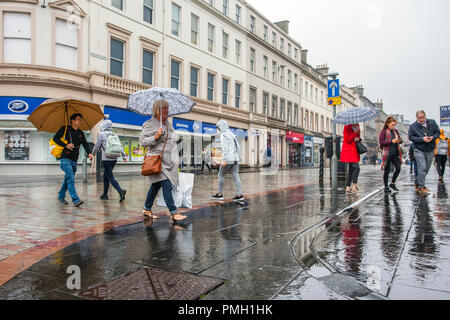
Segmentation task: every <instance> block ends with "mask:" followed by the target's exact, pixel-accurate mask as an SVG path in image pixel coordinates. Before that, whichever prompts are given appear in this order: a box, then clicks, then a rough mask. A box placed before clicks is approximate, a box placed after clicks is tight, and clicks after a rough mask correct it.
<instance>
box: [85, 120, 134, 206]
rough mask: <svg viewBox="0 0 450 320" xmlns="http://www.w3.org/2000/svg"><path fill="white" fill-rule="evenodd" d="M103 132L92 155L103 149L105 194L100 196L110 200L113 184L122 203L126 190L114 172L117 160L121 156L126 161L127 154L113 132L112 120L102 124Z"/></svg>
mask: <svg viewBox="0 0 450 320" xmlns="http://www.w3.org/2000/svg"><path fill="white" fill-rule="evenodd" d="M101 129H102V131H101V132H100V133H99V135H98V137H97V143H96V144H95V146H94V149H93V151H92V153H93V154H94V155H96V154H97V152H98V150H99V149H100V148H101V149H102V164H103V168H104V169H105V171H104V173H103V194H102V195H101V196H100V199H102V200H108V189H109V184H112V186H113V187H114V189H116V190H117V192H118V193H119V196H120V200H119V201H120V202H122V201H123V200H125V194H126V193H127V191H126V190H123V189H122V188H121V187H120V185H119V183H118V182H117V180H116V179H115V178H114V175H113V170H114V167H115V165H116V163H117V158H119V157H120V156H122V157H123V159H124V160H125V161H126V157H127V154H126V153H125V152H123V147H122V144H121V143H120V139H119V137H118V136H117V134H116V133H114V132H113V131H112V122H111V120H104V121H103V123H102V124H101Z"/></svg>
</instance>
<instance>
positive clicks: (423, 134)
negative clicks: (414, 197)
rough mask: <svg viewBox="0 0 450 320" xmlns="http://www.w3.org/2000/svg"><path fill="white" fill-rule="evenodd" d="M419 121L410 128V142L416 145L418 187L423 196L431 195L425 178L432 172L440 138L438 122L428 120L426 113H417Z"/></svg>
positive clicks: (421, 111) (420, 111)
mask: <svg viewBox="0 0 450 320" xmlns="http://www.w3.org/2000/svg"><path fill="white" fill-rule="evenodd" d="M416 119H417V121H416V122H414V123H413V124H411V125H410V127H409V132H408V136H409V140H410V141H411V142H413V143H414V158H415V159H416V162H417V171H418V173H417V187H418V191H419V192H420V193H421V194H429V193H430V190H429V189H428V188H426V187H425V178H426V176H427V174H428V171H429V170H430V167H431V164H432V162H433V157H434V148H435V147H436V142H435V141H436V139H438V138H439V134H440V131H439V127H438V125H437V124H436V121H434V120H431V119H427V118H426V114H425V111H423V110H419V111H417V112H416Z"/></svg>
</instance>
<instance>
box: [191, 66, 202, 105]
mask: <svg viewBox="0 0 450 320" xmlns="http://www.w3.org/2000/svg"><path fill="white" fill-rule="evenodd" d="M199 72H200V71H199V69H198V68H196V67H193V66H191V85H190V95H191V96H193V97H198V75H199Z"/></svg>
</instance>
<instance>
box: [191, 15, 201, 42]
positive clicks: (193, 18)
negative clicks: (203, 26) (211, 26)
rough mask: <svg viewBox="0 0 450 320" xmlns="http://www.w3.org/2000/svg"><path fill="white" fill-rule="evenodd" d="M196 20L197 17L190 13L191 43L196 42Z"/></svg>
mask: <svg viewBox="0 0 450 320" xmlns="http://www.w3.org/2000/svg"><path fill="white" fill-rule="evenodd" d="M198 21H199V17H198V16H196V15H195V14H193V13H191V43H192V44H195V45H197V44H198Z"/></svg>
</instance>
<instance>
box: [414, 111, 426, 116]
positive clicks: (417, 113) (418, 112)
mask: <svg viewBox="0 0 450 320" xmlns="http://www.w3.org/2000/svg"><path fill="white" fill-rule="evenodd" d="M421 113H423V115H424V116H426V115H427V114H426V113H425V111H423V110H417V111H416V117H417V116H418V115H419V114H421Z"/></svg>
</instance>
